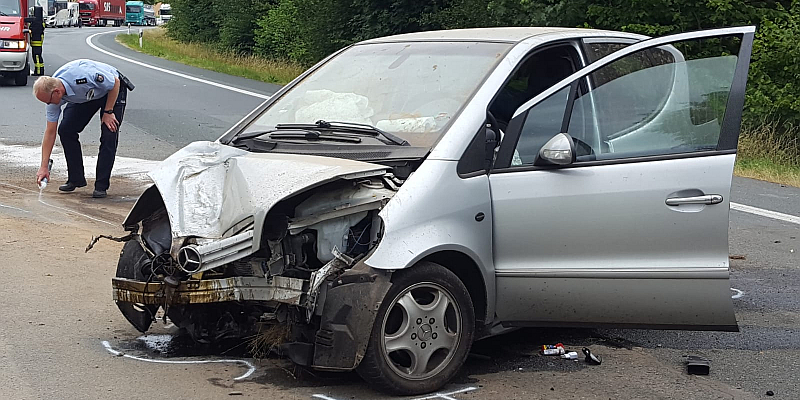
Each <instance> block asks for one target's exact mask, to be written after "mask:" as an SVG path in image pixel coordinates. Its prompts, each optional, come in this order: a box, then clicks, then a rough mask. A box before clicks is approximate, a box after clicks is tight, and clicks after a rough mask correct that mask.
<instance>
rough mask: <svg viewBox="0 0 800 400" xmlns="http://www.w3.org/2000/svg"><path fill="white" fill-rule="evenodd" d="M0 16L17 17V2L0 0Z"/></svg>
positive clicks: (17, 0)
mask: <svg viewBox="0 0 800 400" xmlns="http://www.w3.org/2000/svg"><path fill="white" fill-rule="evenodd" d="M0 15H12V16H17V15H19V0H0Z"/></svg>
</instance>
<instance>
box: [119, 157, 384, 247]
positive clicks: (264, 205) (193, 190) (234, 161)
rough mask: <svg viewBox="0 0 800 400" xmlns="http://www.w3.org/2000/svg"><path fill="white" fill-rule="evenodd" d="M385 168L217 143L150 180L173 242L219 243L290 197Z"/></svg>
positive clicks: (166, 164)
mask: <svg viewBox="0 0 800 400" xmlns="http://www.w3.org/2000/svg"><path fill="white" fill-rule="evenodd" d="M386 169H387V168H386V167H385V166H383V165H378V164H370V163H365V162H360V161H353V160H346V159H339V158H329V157H319V156H308V155H296V154H277V153H250V152H247V151H245V150H241V149H237V148H234V147H230V146H226V145H223V144H221V143H219V142H194V143H191V144H189V145H188V146H186V147H184V148H183V149H181V150H179V151H178V152H176V153H175V154H173V155H171V156H170V157H169V158H167V159H166V160H164V161H163V162H161V163H160V164H159V165H158V166H157V167H156V168H155V169H154V170H153V171H152V172H150V173H149V176H150V178H151V179H152V180H153V181H154V182H155V185H156V187H157V188H158V190H159V192H160V193H161V197H162V198H163V200H164V205H165V206H166V209H167V214H168V215H169V221H170V226H171V230H172V237H173V238H178V237H186V236H199V237H204V238H220V237H222V235H223V233H224V232H225V231H226V230H227V229H228V228H230V227H231V226H233V225H234V224H236V223H238V222H240V221H242V220H243V219H245V218H247V217H249V216H256V217H257V216H259V215H260V216H262V217H263V216H264V215H266V213H267V211H269V209H270V208H272V206H274V205H275V204H276V203H277V202H279V201H280V200H282V199H285V198H287V197H289V196H291V195H293V194H296V193H299V192H302V191H304V190H306V189H309V188H312V187H315V186H318V185H321V184H324V183H327V182H330V181H333V180H336V179H340V178H343V179H348V178H359V177H366V176H374V175H382V174H384V173H386ZM137 205H138V204H137ZM134 209H136V206H134ZM131 213H133V210H132V211H131ZM129 218H130V215H129Z"/></svg>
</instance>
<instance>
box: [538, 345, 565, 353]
mask: <svg viewBox="0 0 800 400" xmlns="http://www.w3.org/2000/svg"><path fill="white" fill-rule="evenodd" d="M564 353H566V351H565V350H564V345H563V344H561V343H557V344H545V345H542V355H545V356H557V355H559V354H564Z"/></svg>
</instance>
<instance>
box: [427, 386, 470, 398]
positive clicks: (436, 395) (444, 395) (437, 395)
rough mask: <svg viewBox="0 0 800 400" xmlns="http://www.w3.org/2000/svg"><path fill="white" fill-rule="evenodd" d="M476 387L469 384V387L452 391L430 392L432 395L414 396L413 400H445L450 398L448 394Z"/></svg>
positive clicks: (468, 390) (467, 390)
mask: <svg viewBox="0 0 800 400" xmlns="http://www.w3.org/2000/svg"><path fill="white" fill-rule="evenodd" d="M477 389H478V388H476V387H473V386H470V387H465V388H463V389H459V390H455V391H452V392H449V393H436V394H432V395H430V396H426V397H418V398H416V399H414V400H430V399H445V400H447V399H452V397H450V396H452V395H454V394H459V393H466V392H470V391H473V390H477Z"/></svg>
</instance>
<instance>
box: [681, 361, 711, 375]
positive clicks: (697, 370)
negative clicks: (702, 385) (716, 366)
mask: <svg viewBox="0 0 800 400" xmlns="http://www.w3.org/2000/svg"><path fill="white" fill-rule="evenodd" d="M710 369H711V364H710V362H709V361H708V359H706V358H703V357H700V356H688V357H687V358H686V372H688V373H689V375H708V373H709V371H710Z"/></svg>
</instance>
